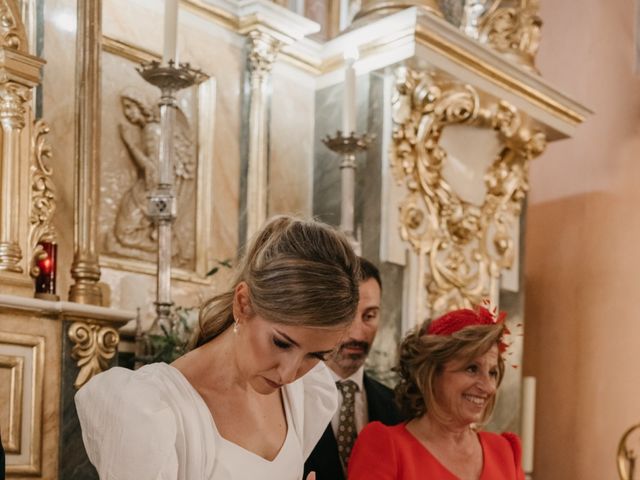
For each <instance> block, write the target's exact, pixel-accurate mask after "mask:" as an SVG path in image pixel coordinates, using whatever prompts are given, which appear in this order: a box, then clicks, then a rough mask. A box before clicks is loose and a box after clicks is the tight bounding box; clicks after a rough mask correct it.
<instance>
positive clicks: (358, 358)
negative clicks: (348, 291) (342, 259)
mask: <svg viewBox="0 0 640 480" xmlns="http://www.w3.org/2000/svg"><path fill="white" fill-rule="evenodd" d="M380 293H381V292H380V286H379V285H378V282H377V281H376V280H375V278H369V279H368V280H365V281H364V282H361V283H360V302H358V310H357V312H356V318H355V319H354V321H353V323H352V324H351V326H350V327H349V330H347V333H346V334H345V337H344V340H343V341H342V342H341V343H340V345H339V347H338V349H337V350H336V353H335V354H334V355H333V356H332V357H331V358H330V359H329V360H327V362H326V363H327V365H328V366H329V367H330V368H331V369H332V370H333V371H334V372H336V373H337V374H338V375H340V376H341V377H342V378H346V377H348V376H350V375H352V374H353V373H354V372H355V371H356V370H358V369H359V368H360V367H361V366H362V364H364V362H365V360H366V359H367V355H368V353H369V349H370V348H371V344H372V343H373V340H374V339H375V338H376V333H377V331H378V323H379V320H380Z"/></svg>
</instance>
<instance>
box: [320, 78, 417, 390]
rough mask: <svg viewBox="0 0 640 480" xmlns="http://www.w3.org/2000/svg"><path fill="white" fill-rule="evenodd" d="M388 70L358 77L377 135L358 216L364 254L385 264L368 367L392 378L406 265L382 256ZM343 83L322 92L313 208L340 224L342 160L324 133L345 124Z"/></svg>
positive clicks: (361, 123)
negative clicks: (379, 319) (379, 317)
mask: <svg viewBox="0 0 640 480" xmlns="http://www.w3.org/2000/svg"><path fill="white" fill-rule="evenodd" d="M383 75H384V73H382V72H376V73H372V74H370V75H368V76H359V77H358V79H357V116H356V127H357V128H356V130H357V132H358V133H363V132H368V133H370V134H373V135H375V138H374V140H373V142H372V143H371V145H370V146H369V148H368V150H367V152H366V153H363V154H359V155H358V157H357V171H356V199H355V222H356V231H357V232H358V235H359V237H360V240H361V245H362V254H363V256H364V257H366V258H367V259H369V260H371V261H373V262H374V263H375V264H376V265H378V267H379V268H380V273H381V277H382V283H383V288H382V322H381V325H380V327H379V331H378V336H377V337H376V341H375V342H374V345H373V347H372V350H371V353H370V355H369V358H368V361H367V370H368V371H369V372H370V373H371V374H372V375H374V376H375V377H377V378H378V379H380V380H381V381H383V382H385V383H387V384H392V383H393V380H394V378H393V374H392V372H391V367H392V366H393V364H394V363H395V360H396V353H397V344H398V341H399V339H400V331H401V322H402V278H403V271H404V269H403V267H401V266H398V265H394V264H391V263H388V262H381V260H380V236H381V201H382V200H381V195H382V166H383V160H384V157H383V155H386V152H383V146H382V145H383V142H382V135H383V121H384V112H383V107H384V105H383V102H384V96H383ZM341 119H342V85H335V86H331V87H327V88H325V89H322V90H320V91H318V93H317V96H316V128H315V140H314V149H315V150H314V151H315V159H314V182H313V213H314V216H317V217H318V218H320V219H321V220H323V221H325V222H327V223H330V224H332V225H339V224H340V168H339V166H340V161H341V159H340V158H339V157H338V156H337V155H336V154H335V153H333V152H331V151H330V150H328V149H327V148H326V147H325V146H324V144H322V142H321V139H322V138H323V137H325V136H326V135H327V134H329V133H330V134H335V132H336V130H337V129H338V128H340V127H341V124H342V120H341Z"/></svg>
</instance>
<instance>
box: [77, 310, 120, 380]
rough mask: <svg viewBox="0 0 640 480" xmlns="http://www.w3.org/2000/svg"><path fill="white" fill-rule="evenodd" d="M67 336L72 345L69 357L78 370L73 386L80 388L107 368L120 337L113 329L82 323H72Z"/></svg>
mask: <svg viewBox="0 0 640 480" xmlns="http://www.w3.org/2000/svg"><path fill="white" fill-rule="evenodd" d="M68 335H69V338H70V339H71V341H72V342H73V344H74V346H73V348H72V349H71V357H72V358H73V359H74V360H75V361H76V362H77V366H78V368H79V369H80V371H79V372H78V376H77V377H76V381H75V382H74V384H73V386H74V387H75V388H80V387H82V386H83V385H84V384H85V383H87V382H88V381H89V380H90V379H91V378H92V377H93V376H94V375H97V374H98V373H100V372H102V371H104V370H106V369H107V368H108V367H109V361H110V360H111V359H112V358H113V356H114V355H115V353H116V347H117V346H118V342H119V341H120V335H119V334H118V332H117V330H116V329H115V328H112V327H108V326H103V325H98V324H90V323H84V322H74V323H73V324H72V325H71V326H70V327H69V333H68Z"/></svg>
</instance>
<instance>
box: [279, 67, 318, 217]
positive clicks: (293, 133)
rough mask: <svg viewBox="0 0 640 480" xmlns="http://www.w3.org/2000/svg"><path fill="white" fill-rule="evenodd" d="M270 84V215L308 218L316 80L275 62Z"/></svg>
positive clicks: (310, 196)
mask: <svg viewBox="0 0 640 480" xmlns="http://www.w3.org/2000/svg"><path fill="white" fill-rule="evenodd" d="M271 84H272V96H271V115H270V122H271V137H270V146H269V148H270V158H269V192H268V209H269V210H268V211H269V215H273V214H277V213H291V214H297V215H304V216H309V215H311V199H312V169H313V141H314V138H313V136H314V124H315V119H314V116H315V101H314V97H315V84H314V79H313V78H312V77H311V76H310V75H309V74H307V73H303V72H300V71H298V70H296V69H294V68H293V67H290V66H288V65H285V64H283V63H282V62H276V64H275V66H274V68H273V73H272V81H271ZM293 119H295V120H293ZM292 120H293V121H292Z"/></svg>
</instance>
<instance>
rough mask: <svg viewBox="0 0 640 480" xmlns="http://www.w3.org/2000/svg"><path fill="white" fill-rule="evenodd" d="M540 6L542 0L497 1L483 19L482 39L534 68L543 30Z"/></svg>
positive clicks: (481, 27) (480, 34)
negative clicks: (539, 12)
mask: <svg viewBox="0 0 640 480" xmlns="http://www.w3.org/2000/svg"><path fill="white" fill-rule="evenodd" d="M539 9H540V2H539V0H517V1H515V0H500V1H496V2H494V4H493V6H492V8H491V9H490V10H489V11H488V12H487V14H486V15H485V16H484V17H483V19H482V20H481V22H480V32H479V36H480V40H481V41H483V42H485V43H488V44H489V45H491V46H492V47H493V48H495V49H496V50H498V51H500V52H503V53H511V54H514V55H515V56H516V57H517V58H518V59H520V60H521V61H522V62H523V63H524V64H525V65H529V66H531V67H533V65H534V61H535V56H536V53H537V52H538V47H539V46H540V36H541V29H542V19H541V18H540V15H538V11H539Z"/></svg>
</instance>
